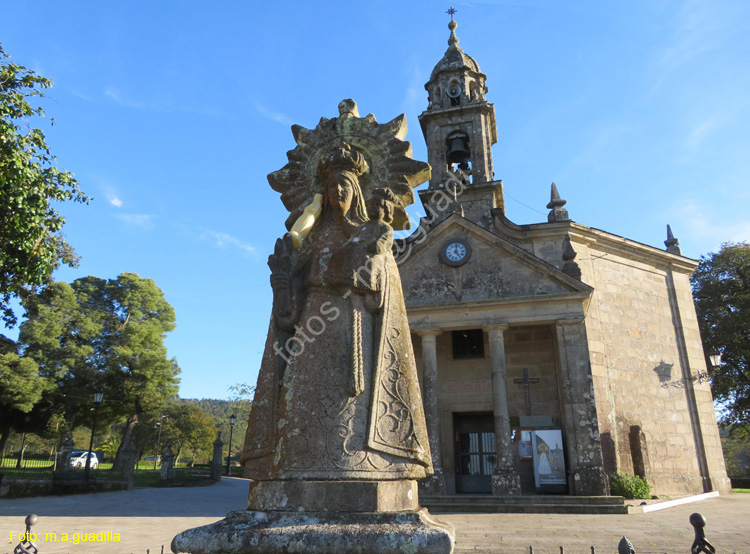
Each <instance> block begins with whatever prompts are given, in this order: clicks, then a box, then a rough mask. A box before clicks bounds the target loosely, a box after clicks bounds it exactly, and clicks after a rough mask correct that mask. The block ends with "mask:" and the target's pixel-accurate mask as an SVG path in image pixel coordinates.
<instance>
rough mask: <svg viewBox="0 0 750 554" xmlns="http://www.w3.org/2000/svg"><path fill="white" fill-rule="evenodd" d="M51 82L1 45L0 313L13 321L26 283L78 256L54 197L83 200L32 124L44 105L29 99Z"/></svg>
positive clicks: (41, 279) (44, 277) (34, 282)
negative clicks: (66, 235)
mask: <svg viewBox="0 0 750 554" xmlns="http://www.w3.org/2000/svg"><path fill="white" fill-rule="evenodd" d="M51 85H52V82H51V81H50V80H49V79H46V78H44V77H42V76H41V75H37V74H36V73H34V72H33V71H31V70H29V69H27V68H25V67H24V66H22V65H18V64H15V63H12V62H11V61H10V57H9V56H8V55H7V54H6V53H5V51H4V50H3V49H2V46H0V318H2V319H3V321H4V322H5V324H6V325H8V326H11V325H14V324H15V322H16V317H15V314H14V313H13V310H12V309H11V306H10V301H11V299H12V298H13V297H14V296H18V295H19V294H21V293H22V291H23V290H24V288H25V287H27V286H32V287H33V286H38V285H42V284H44V283H46V282H47V281H48V280H49V279H50V276H51V274H52V272H53V271H54V270H55V269H56V268H57V267H59V266H60V264H61V263H62V264H67V265H71V266H74V265H75V264H76V257H75V254H74V252H73V249H72V248H71V247H70V245H69V244H68V243H67V242H66V241H65V238H64V237H63V235H62V233H61V230H62V227H63V224H64V223H65V219H64V218H63V217H62V216H61V215H60V214H59V213H58V212H57V210H55V208H54V207H53V205H52V202H55V201H65V200H72V201H74V202H86V203H88V201H89V198H88V197H87V196H86V195H85V194H83V193H82V192H81V190H80V186H79V183H78V182H77V181H76V180H75V178H74V177H73V175H72V174H71V173H70V172H68V171H67V170H64V169H62V170H61V169H58V168H57V167H55V165H54V161H55V157H54V156H53V155H52V153H51V152H50V149H49V147H48V146H47V141H46V138H45V136H44V133H43V132H42V131H41V130H40V129H36V128H33V127H32V126H31V120H32V118H34V117H44V115H45V114H44V110H43V109H42V108H41V107H39V106H35V105H33V104H32V102H33V101H35V100H38V99H41V98H43V97H44V96H45V93H44V89H47V88H49V87H50V86H51Z"/></svg>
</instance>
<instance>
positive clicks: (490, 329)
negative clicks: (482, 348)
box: [482, 323, 510, 336]
mask: <svg viewBox="0 0 750 554" xmlns="http://www.w3.org/2000/svg"><path fill="white" fill-rule="evenodd" d="M508 327H510V325H508V324H507V323H496V324H494V325H482V331H484V332H485V333H487V334H488V335H490V336H492V334H493V333H496V332H498V331H499V332H500V333H504V332H505V331H507V330H508Z"/></svg>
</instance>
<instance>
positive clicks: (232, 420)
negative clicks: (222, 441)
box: [227, 414, 237, 475]
mask: <svg viewBox="0 0 750 554" xmlns="http://www.w3.org/2000/svg"><path fill="white" fill-rule="evenodd" d="M236 421H237V416H236V415H234V414H232V415H230V416H229V455H228V456H227V475H229V462H230V461H231V459H232V433H234V424H235V422H236Z"/></svg>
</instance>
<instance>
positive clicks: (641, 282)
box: [574, 241, 726, 495]
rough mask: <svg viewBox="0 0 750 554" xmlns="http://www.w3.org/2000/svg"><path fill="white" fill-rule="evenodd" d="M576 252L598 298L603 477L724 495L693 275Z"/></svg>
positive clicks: (595, 330)
mask: <svg viewBox="0 0 750 554" xmlns="http://www.w3.org/2000/svg"><path fill="white" fill-rule="evenodd" d="M574 247H575V249H576V251H577V252H578V257H577V261H578V262H579V265H580V268H581V270H582V280H583V281H584V282H585V283H587V284H589V285H591V286H593V287H594V289H595V292H594V294H593V296H592V299H591V303H590V305H589V308H588V313H587V316H586V330H587V334H588V340H589V350H590V361H591V369H592V374H593V378H594V387H595V394H596V404H597V412H598V415H599V427H600V433H601V436H602V450H603V454H604V461H605V470H607V471H608V472H611V471H615V470H619V471H627V472H630V473H636V474H641V475H643V476H645V477H646V478H647V479H648V481H649V483H651V484H652V485H653V493H654V494H662V495H672V494H685V493H701V492H704V485H705V484H706V483H708V487H709V488H713V489H719V490H725V489H726V483H725V482H724V481H725V480H726V472H725V470H724V466H723V455H722V453H721V446H720V443H719V437H718V428H717V425H716V420H715V416H714V412H713V403H712V398H711V392H710V388H709V386H708V384H707V383H702V382H700V380H699V373H700V372H705V364H704V361H703V353H702V352H703V351H702V345H701V342H700V335H699V332H698V327H697V320H696V318H695V310H694V308H693V304H692V295H691V292H690V284H689V279H688V274H687V272H686V271H685V270H684V269H682V270H681V271H675V270H674V269H672V268H670V267H669V266H668V265H667V264H666V263H664V262H663V261H662V260H654V259H651V260H649V259H648V258H647V257H645V256H642V255H638V254H639V253H636V252H628V251H627V249H622V248H611V247H607V245H606V244H603V245H602V244H600V243H593V242H589V241H586V242H584V241H578V242H575V243H574Z"/></svg>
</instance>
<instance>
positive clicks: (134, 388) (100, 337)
mask: <svg viewBox="0 0 750 554" xmlns="http://www.w3.org/2000/svg"><path fill="white" fill-rule="evenodd" d="M24 307H25V308H26V321H24V322H23V323H22V325H21V333H20V337H19V340H20V342H21V343H22V345H23V348H24V353H25V355H26V356H28V357H30V358H32V359H34V360H35V361H36V362H37V363H38V364H39V368H40V373H41V374H42V375H44V376H47V377H49V378H50V379H52V380H53V381H54V383H55V388H54V390H52V391H50V393H49V394H48V395H46V397H45V400H46V402H47V405H49V406H50V410H49V411H50V412H57V413H64V415H65V418H66V421H67V423H68V427H69V430H71V431H72V430H73V429H74V428H75V427H76V426H77V425H79V424H84V425H90V424H91V420H92V415H93V408H92V405H91V394H92V393H93V391H94V390H96V389H97V388H101V389H102V390H104V391H105V397H104V403H103V405H102V406H101V409H100V411H99V424H100V425H106V423H107V422H113V421H118V420H120V421H121V420H122V419H125V425H124V426H123V438H122V442H121V444H127V441H128V437H129V435H130V434H131V433H132V432H133V429H134V428H135V426H136V425H137V423H138V420H139V418H140V417H142V416H143V415H144V414H146V413H148V412H151V411H155V410H158V409H159V407H160V406H161V405H163V404H164V402H165V401H166V400H167V399H168V398H170V397H172V396H174V395H175V394H176V393H177V385H178V382H179V380H178V378H177V375H178V374H179V367H178V366H177V362H176V360H174V359H169V358H168V357H167V349H166V346H164V339H165V338H166V334H167V333H168V332H170V331H172V330H173V329H174V327H175V314H174V309H173V308H172V306H171V305H170V304H169V303H168V302H167V301H166V300H165V298H164V294H163V292H162V291H161V289H159V287H157V286H156V283H154V281H152V280H151V279H143V278H141V277H139V276H138V275H136V274H134V273H123V274H121V275H119V276H118V277H117V279H109V280H106V279H101V278H98V277H91V276H89V277H85V278H81V279H77V280H76V281H74V282H73V283H71V284H70V285H67V284H65V283H51V284H50V285H48V286H47V287H44V288H43V289H42V290H41V292H40V293H39V294H34V295H30V296H29V297H28V298H26V299H25V300H24ZM116 462H117V461H116Z"/></svg>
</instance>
